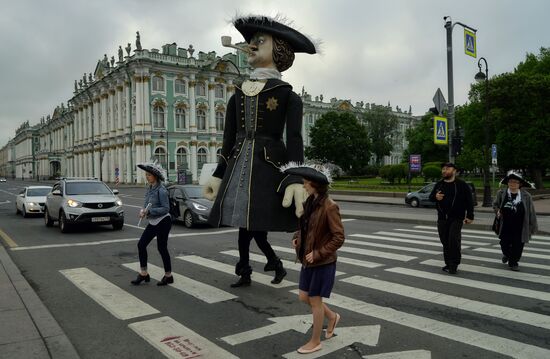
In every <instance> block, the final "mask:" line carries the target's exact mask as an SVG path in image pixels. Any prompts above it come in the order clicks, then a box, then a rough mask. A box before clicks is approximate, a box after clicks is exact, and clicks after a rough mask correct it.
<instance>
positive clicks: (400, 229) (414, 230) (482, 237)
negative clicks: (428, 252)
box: [395, 228, 496, 241]
mask: <svg viewBox="0 0 550 359" xmlns="http://www.w3.org/2000/svg"><path fill="white" fill-rule="evenodd" d="M395 230H396V231H401V232H411V233H425V234H432V235H434V236H435V238H436V239H437V240H439V233H437V229H435V230H434V231H422V230H418V229H408V228H396V229H395ZM461 236H462V237H463V238H479V239H486V240H488V241H494V240H495V239H496V236H495V235H493V236H492V237H487V236H475V235H471V234H464V233H462V234H461Z"/></svg>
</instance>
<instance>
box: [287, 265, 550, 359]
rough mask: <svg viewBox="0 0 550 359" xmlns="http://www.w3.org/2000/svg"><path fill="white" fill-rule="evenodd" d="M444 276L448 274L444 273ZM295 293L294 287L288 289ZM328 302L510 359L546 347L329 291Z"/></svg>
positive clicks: (544, 352) (549, 354) (542, 353)
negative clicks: (509, 358)
mask: <svg viewBox="0 0 550 359" xmlns="http://www.w3.org/2000/svg"><path fill="white" fill-rule="evenodd" d="M447 277H448V276H447ZM291 292H292V293H294V294H298V290H292V291H291ZM323 301H324V302H326V303H327V304H329V305H334V306H337V307H340V308H343V309H345V310H349V311H352V312H356V313H359V314H362V315H365V316H368V317H373V318H378V319H381V320H385V321H388V322H391V323H396V324H399V325H403V326H406V327H409V328H413V329H417V330H420V331H423V332H425V333H428V334H432V335H435V336H439V337H443V338H446V339H449V340H451V341H456V342H460V343H464V344H467V345H471V346H474V347H478V348H482V349H485V350H489V351H492V352H495V353H500V354H503V355H504V356H510V357H514V358H526V359H527V358H529V359H539V358H540V359H547V358H550V350H548V349H545V348H540V347H536V346H534V345H530V344H525V343H521V342H519V341H515V340H511V339H506V338H501V337H498V336H496V335H491V334H486V333H482V332H479V331H476V330H472V329H469V328H465V327H460V326H458V325H454V324H448V323H445V322H441V321H438V320H435V319H430V318H425V317H421V316H419V315H415V314H409V313H406V312H401V311H398V310H395V309H393V308H388V307H382V306H379V305H376V304H371V303H367V302H364V301H361V300H356V299H353V298H350V297H345V296H343V295H340V294H337V293H334V292H333V293H332V294H331V296H330V298H326V299H323Z"/></svg>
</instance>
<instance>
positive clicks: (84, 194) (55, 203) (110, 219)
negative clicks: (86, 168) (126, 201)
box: [44, 178, 124, 233]
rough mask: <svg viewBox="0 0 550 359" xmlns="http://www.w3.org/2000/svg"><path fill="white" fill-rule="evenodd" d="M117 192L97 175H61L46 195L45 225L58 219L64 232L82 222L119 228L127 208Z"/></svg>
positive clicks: (122, 223)
mask: <svg viewBox="0 0 550 359" xmlns="http://www.w3.org/2000/svg"><path fill="white" fill-rule="evenodd" d="M117 194H118V190H111V189H110V188H109V187H108V186H107V185H106V184H105V183H103V182H102V181H100V180H98V179H95V178H91V179H81V178H62V179H61V180H60V181H59V182H56V183H55V184H54V185H53V188H52V190H51V192H50V193H49V194H48V196H47V197H46V205H45V207H44V221H45V224H46V227H51V226H52V225H53V223H54V221H59V228H60V229H61V232H63V233H66V232H68V231H69V230H70V229H71V228H72V227H74V226H77V225H82V224H93V225H102V224H111V225H112V226H113V229H115V230H120V229H122V227H123V226H124V210H123V208H122V201H121V200H120V198H118V197H117Z"/></svg>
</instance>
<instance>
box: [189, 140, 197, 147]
mask: <svg viewBox="0 0 550 359" xmlns="http://www.w3.org/2000/svg"><path fill="white" fill-rule="evenodd" d="M197 143H198V142H197V141H189V145H190V146H195V147H196V146H197Z"/></svg>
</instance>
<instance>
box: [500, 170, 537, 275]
mask: <svg viewBox="0 0 550 359" xmlns="http://www.w3.org/2000/svg"><path fill="white" fill-rule="evenodd" d="M500 183H501V184H505V185H507V187H508V188H506V189H501V190H500V191H499V192H498V193H497V195H496V197H495V200H494V202H493V209H494V210H495V213H496V215H497V217H500V218H501V221H500V230H499V236H498V237H499V238H500V248H501V250H502V263H507V262H508V266H509V267H510V269H511V270H513V271H519V266H518V262H519V260H520V258H521V254H522V253H523V246H524V245H525V243H528V242H529V240H530V239H531V235H532V234H534V233H535V232H536V231H537V215H536V213H535V207H534V206H533V200H532V199H531V195H530V194H529V192H527V191H526V190H524V189H523V187H531V184H530V183H529V182H527V181H526V180H524V179H523V177H521V175H520V174H518V173H515V172H512V171H510V172H508V175H506V177H504V178H503V179H502V181H500Z"/></svg>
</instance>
